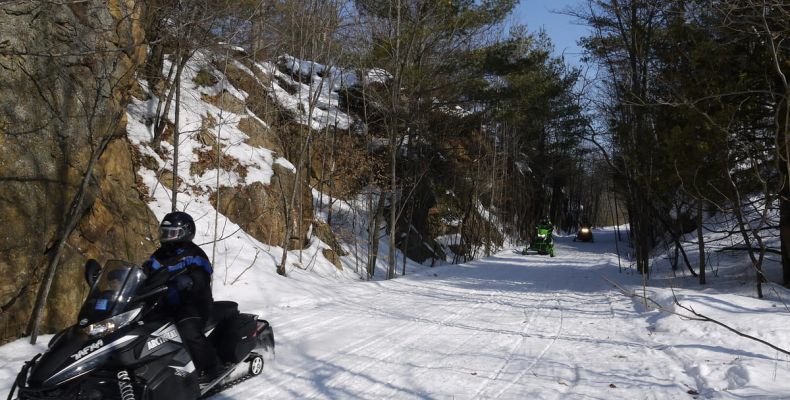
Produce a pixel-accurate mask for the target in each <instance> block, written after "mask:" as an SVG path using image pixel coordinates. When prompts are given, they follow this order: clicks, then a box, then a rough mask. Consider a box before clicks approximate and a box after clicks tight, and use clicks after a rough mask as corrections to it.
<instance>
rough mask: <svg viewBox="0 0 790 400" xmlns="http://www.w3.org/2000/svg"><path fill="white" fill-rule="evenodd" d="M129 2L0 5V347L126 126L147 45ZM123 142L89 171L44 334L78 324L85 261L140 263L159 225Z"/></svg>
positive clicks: (20, 326) (21, 329)
mask: <svg viewBox="0 0 790 400" xmlns="http://www.w3.org/2000/svg"><path fill="white" fill-rule="evenodd" d="M144 12H145V10H144V9H143V7H142V2H140V1H135V0H88V1H83V2H51V1H44V0H40V1H20V2H10V3H4V4H0V38H2V39H0V98H2V99H4V101H3V102H2V103H1V105H0V226H2V227H3V229H2V233H0V276H2V277H3V279H2V280H0V307H2V311H0V341H4V340H7V339H10V338H14V337H18V336H20V335H22V334H24V333H25V330H26V327H27V324H28V320H29V318H30V314H31V310H32V306H33V303H34V302H35V296H36V292H37V291H38V288H39V285H40V282H41V280H42V276H43V274H44V270H45V269H46V265H47V263H48V261H49V260H50V257H51V256H52V255H53V254H52V253H54V249H53V248H52V247H53V245H54V243H56V242H57V240H58V237H59V236H60V235H61V234H62V231H63V229H64V224H65V215H66V212H67V210H68V209H69V206H70V204H71V200H72V198H73V196H74V193H75V192H76V190H77V187H78V186H79V184H80V181H81V179H82V176H83V175H84V173H85V170H86V168H87V165H88V160H89V159H90V155H91V151H92V149H93V148H95V147H96V145H97V144H98V143H99V141H100V140H101V138H103V137H105V136H106V135H107V134H109V133H111V132H113V131H114V130H117V131H118V132H120V131H122V130H123V129H122V128H123V126H124V125H125V120H124V118H123V116H124V115H125V109H124V107H125V104H124V103H125V98H126V96H125V93H126V91H127V90H128V89H129V87H130V86H131V84H132V79H133V78H134V72H135V70H136V68H137V67H138V66H139V65H140V64H141V63H142V62H143V61H144V59H145V53H146V46H145V45H144V44H143V40H144V30H143V28H144V27H143V26H142V25H141V21H143V20H145V18H144ZM135 170H136V168H135V167H134V165H133V157H132V155H131V153H130V151H129V146H128V144H127V142H126V141H125V140H123V139H115V140H114V141H113V142H112V143H111V144H110V145H109V147H108V149H107V150H106V152H105V154H104V155H103V157H102V158H101V159H100V161H99V163H98V164H97V165H96V168H95V171H94V180H93V181H92V184H91V185H90V188H89V190H88V195H87V197H86V199H85V202H84V204H83V208H84V209H85V210H86V212H85V213H84V217H83V218H82V220H81V221H80V223H79V225H78V226H77V230H76V231H75V232H73V233H72V235H71V236H70V239H69V241H68V245H67V246H66V250H65V252H64V254H63V256H62V259H61V263H60V266H59V269H58V273H57V275H56V278H55V282H54V284H53V287H52V291H51V292H50V296H49V301H48V302H47V308H46V310H45V312H44V318H43V325H42V328H43V331H44V332H46V331H53V330H54V329H57V328H61V327H63V326H65V325H67V324H70V323H73V322H74V319H75V317H76V313H77V311H78V307H79V304H80V303H81V301H82V299H83V298H84V295H85V292H86V290H87V289H86V288H85V284H84V283H83V282H82V265H83V263H84V261H85V259H86V258H88V257H92V258H97V259H99V260H100V261H104V260H106V259H109V258H122V259H129V260H132V261H137V262H139V261H142V259H143V257H145V255H146V254H147V253H149V252H150V251H151V250H152V249H153V243H152V242H151V240H150V238H151V237H153V230H154V229H155V227H156V220H155V219H154V217H153V215H152V213H151V212H150V211H149V210H148V208H147V207H146V205H145V203H144V202H143V201H142V200H140V196H139V193H138V192H137V191H136V189H135V187H136V180H135Z"/></svg>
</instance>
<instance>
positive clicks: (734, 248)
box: [716, 246, 782, 254]
mask: <svg viewBox="0 0 790 400" xmlns="http://www.w3.org/2000/svg"><path fill="white" fill-rule="evenodd" d="M749 250H751V251H760V248H759V247H746V246H728V247H722V248H721V249H718V250H716V252H717V253H720V252H722V251H749ZM763 250H765V252H766V253H774V254H782V252H781V251H779V250H776V249H772V248H769V247H766V248H765V249H763Z"/></svg>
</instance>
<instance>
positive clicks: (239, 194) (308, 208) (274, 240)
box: [212, 163, 313, 249]
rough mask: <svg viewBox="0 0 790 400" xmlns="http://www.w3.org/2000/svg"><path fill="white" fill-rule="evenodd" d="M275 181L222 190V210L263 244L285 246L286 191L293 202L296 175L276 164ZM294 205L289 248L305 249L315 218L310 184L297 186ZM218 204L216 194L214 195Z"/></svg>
mask: <svg viewBox="0 0 790 400" xmlns="http://www.w3.org/2000/svg"><path fill="white" fill-rule="evenodd" d="M273 168H274V176H273V177H272V181H271V184H270V185H268V186H266V185H263V184H261V183H258V182H256V183H253V184H251V185H249V186H245V187H240V188H230V189H222V190H221V191H220V196H219V212H221V213H222V214H223V215H225V216H226V217H228V218H229V219H230V220H231V221H233V223H235V224H237V225H239V226H240V227H241V228H242V229H244V231H245V232H247V233H248V234H250V235H252V237H254V238H256V239H258V240H259V241H261V242H262V243H267V244H270V245H273V246H282V244H283V239H284V238H285V223H286V216H285V213H284V212H283V210H284V206H283V194H284V195H285V202H286V204H288V203H290V202H291V196H292V194H293V190H294V185H296V174H295V173H294V172H293V171H292V170H290V169H288V168H286V167H283V166H282V165H280V164H277V163H275V164H274V166H273ZM296 190H297V191H296V196H295V198H294V207H293V208H291V210H290V213H289V214H290V215H291V216H292V218H291V221H290V222H291V223H292V224H293V225H292V229H291V232H292V233H291V237H290V238H289V248H290V249H298V248H302V247H303V246H304V245H305V244H306V243H307V234H308V232H309V229H310V224H311V223H312V221H313V198H312V195H311V194H310V189H309V187H308V185H306V184H304V185H302V190H301V191H300V190H299V188H298V187H297V188H296ZM212 202H213V203H214V204H216V194H214V195H212Z"/></svg>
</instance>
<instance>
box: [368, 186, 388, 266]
mask: <svg viewBox="0 0 790 400" xmlns="http://www.w3.org/2000/svg"><path fill="white" fill-rule="evenodd" d="M384 198H385V196H384V190H381V191H380V192H379V201H378V203H376V213H375V214H374V215H373V227H372V229H369V232H368V243H369V250H368V279H373V275H374V274H375V272H376V259H378V255H379V229H380V226H381V217H382V214H384Z"/></svg>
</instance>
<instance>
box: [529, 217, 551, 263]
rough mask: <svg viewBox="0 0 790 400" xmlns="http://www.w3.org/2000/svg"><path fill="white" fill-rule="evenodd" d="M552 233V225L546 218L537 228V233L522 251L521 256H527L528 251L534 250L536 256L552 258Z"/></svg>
mask: <svg viewBox="0 0 790 400" xmlns="http://www.w3.org/2000/svg"><path fill="white" fill-rule="evenodd" d="M552 232H554V225H552V223H551V221H550V220H549V219H548V218H544V219H543V220H542V221H541V222H540V225H538V227H537V232H536V234H535V237H533V238H532V241H531V242H529V246H528V247H527V248H526V249H524V251H523V252H522V254H527V251H528V250H536V251H537V252H538V254H541V255H546V254H548V255H549V256H551V257H554V238H553V237H552V236H551V234H552Z"/></svg>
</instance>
